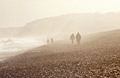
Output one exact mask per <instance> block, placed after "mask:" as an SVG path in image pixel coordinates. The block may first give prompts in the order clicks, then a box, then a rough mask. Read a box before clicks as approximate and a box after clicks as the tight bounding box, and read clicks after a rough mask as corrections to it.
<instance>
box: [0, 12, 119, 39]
mask: <svg viewBox="0 0 120 78" xmlns="http://www.w3.org/2000/svg"><path fill="white" fill-rule="evenodd" d="M119 20H120V13H106V14H100V13H80V14H68V15H61V16H56V17H49V18H44V19H39V20H35V21H32V22H30V23H27V24H26V25H24V26H23V27H16V28H0V37H53V36H55V37H59V36H60V37H64V36H65V35H69V34H71V33H73V32H74V33H76V32H80V33H82V34H88V33H95V32H101V31H106V30H111V29H117V28H119V26H120V22H119Z"/></svg>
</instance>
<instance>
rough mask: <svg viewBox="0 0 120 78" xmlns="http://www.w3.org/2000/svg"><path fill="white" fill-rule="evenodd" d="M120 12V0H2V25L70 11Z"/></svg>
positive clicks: (0, 16)
mask: <svg viewBox="0 0 120 78" xmlns="http://www.w3.org/2000/svg"><path fill="white" fill-rule="evenodd" d="M93 12H101V13H106V12H120V0H0V27H12V26H23V25H25V24H26V23H27V22H30V21H33V20H36V19H41V18H45V17H50V16H57V15H62V14H69V13H93Z"/></svg>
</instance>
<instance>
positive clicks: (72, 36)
mask: <svg viewBox="0 0 120 78" xmlns="http://www.w3.org/2000/svg"><path fill="white" fill-rule="evenodd" d="M70 40H71V42H72V44H73V43H74V40H75V36H74V34H72V35H71V36H70Z"/></svg>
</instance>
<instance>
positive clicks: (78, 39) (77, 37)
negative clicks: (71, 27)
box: [76, 32, 81, 45]
mask: <svg viewBox="0 0 120 78" xmlns="http://www.w3.org/2000/svg"><path fill="white" fill-rule="evenodd" d="M76 40H77V44H78V45H79V44H80V40H81V35H80V34H79V32H78V33H77V35H76Z"/></svg>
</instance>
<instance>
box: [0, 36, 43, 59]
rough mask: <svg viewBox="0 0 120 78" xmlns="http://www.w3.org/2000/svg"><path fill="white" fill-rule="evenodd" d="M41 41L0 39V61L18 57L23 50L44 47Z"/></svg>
mask: <svg viewBox="0 0 120 78" xmlns="http://www.w3.org/2000/svg"><path fill="white" fill-rule="evenodd" d="M44 44H45V43H44V41H42V40H41V39H33V38H0V61H3V60H4V59H7V58H9V57H13V56H15V55H18V54H20V53H22V52H24V51H25V50H28V49H31V48H35V47H39V46H42V45H44Z"/></svg>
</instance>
